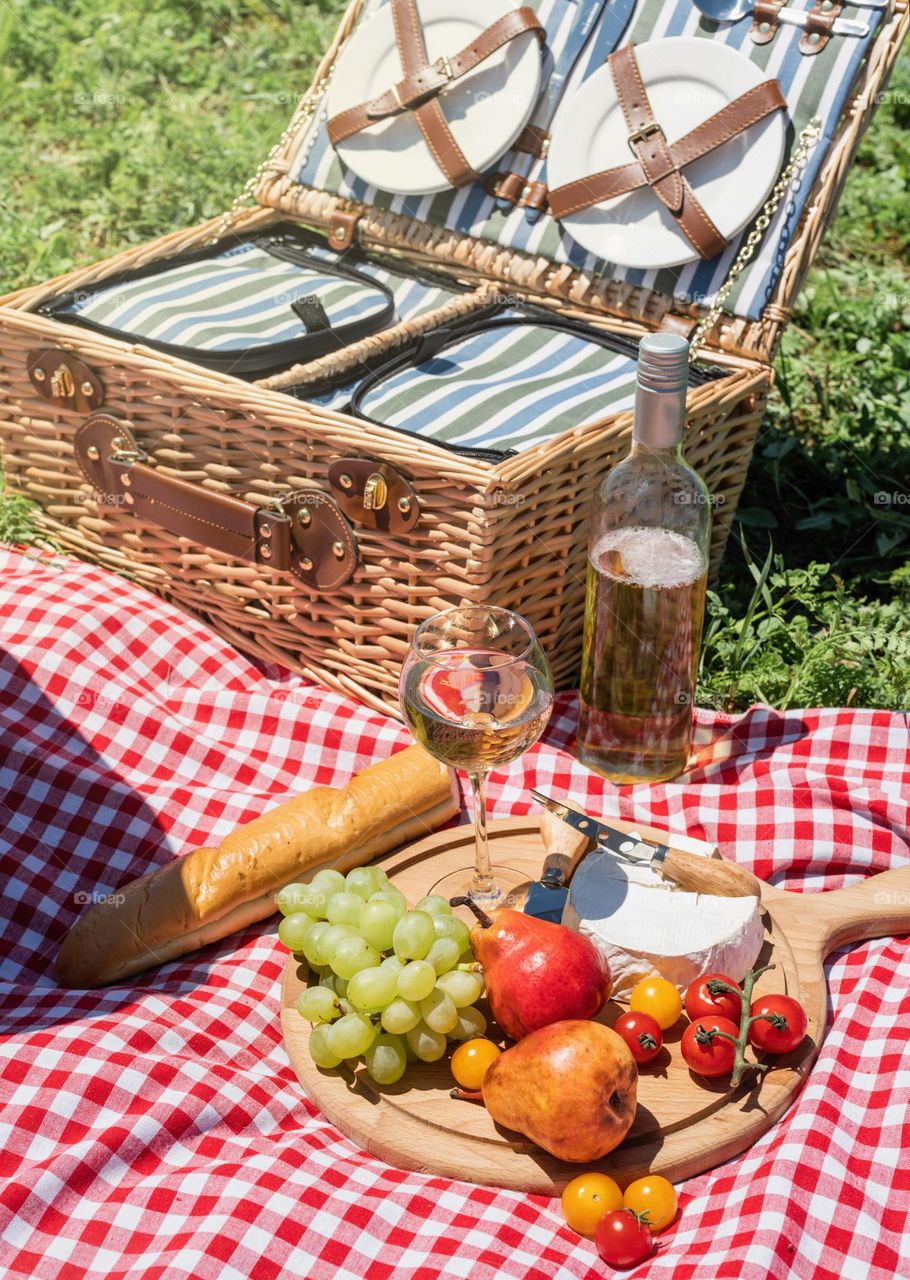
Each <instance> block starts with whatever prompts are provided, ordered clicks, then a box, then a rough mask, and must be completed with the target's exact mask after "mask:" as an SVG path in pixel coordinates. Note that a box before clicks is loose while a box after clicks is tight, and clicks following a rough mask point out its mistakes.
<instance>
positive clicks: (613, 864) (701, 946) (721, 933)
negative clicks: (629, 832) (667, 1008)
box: [562, 853, 765, 1000]
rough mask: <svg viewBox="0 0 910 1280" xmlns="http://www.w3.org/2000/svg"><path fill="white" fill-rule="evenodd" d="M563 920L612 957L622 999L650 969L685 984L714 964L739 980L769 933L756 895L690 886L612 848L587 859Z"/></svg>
mask: <svg viewBox="0 0 910 1280" xmlns="http://www.w3.org/2000/svg"><path fill="white" fill-rule="evenodd" d="M562 922H563V924H565V925H568V926H569V927H570V928H572V929H575V930H576V931H577V932H578V933H581V934H584V936H585V937H587V938H590V939H591V941H592V942H593V943H594V945H595V946H596V947H597V949H598V950H599V951H600V952H601V953H602V954H603V955H604V956H605V957H606V959H607V960H608V962H609V965H610V970H611V972H612V974H613V998H614V999H619V1000H627V999H628V997H629V994H630V992H631V990H632V988H633V987H634V986H635V984H636V983H637V982H638V981H640V979H642V978H646V977H648V975H649V974H652V973H659V974H660V975H661V976H662V977H664V978H667V979H669V981H670V982H672V983H673V984H674V986H675V987H677V988H678V990H679V991H680V992H684V991H685V989H686V987H687V986H688V985H689V983H690V982H694V980H695V979H696V978H698V977H701V975H702V974H704V973H709V972H715V973H725V974H727V975H728V976H729V977H731V978H733V979H735V981H737V982H739V981H740V980H741V979H742V978H744V977H745V975H746V973H747V972H748V971H749V969H751V968H752V967H753V965H754V964H755V961H756V960H757V959H758V954H759V952H760V951H761V949H762V945H763V943H764V937H765V930H764V925H763V924H762V919H761V911H760V908H759V900H758V898H717V897H713V896H711V895H708V894H704V893H685V892H683V891H682V890H680V889H678V888H676V887H674V886H673V885H672V884H669V883H668V882H667V881H664V880H662V879H661V878H660V877H659V876H658V875H657V874H656V873H655V872H653V871H651V870H650V868H648V867H644V866H641V865H634V864H626V863H623V862H621V861H620V860H619V859H617V858H615V857H614V856H613V855H612V854H609V853H592V854H590V855H589V856H588V857H587V858H585V860H584V861H583V862H582V864H581V866H580V867H579V868H578V870H577V871H576V873H575V876H574V878H573V880H572V885H571V888H570V891H569V897H568V900H567V902H566V905H565V907H564V909H563V916H562Z"/></svg>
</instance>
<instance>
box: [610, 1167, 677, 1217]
mask: <svg viewBox="0 0 910 1280" xmlns="http://www.w3.org/2000/svg"><path fill="white" fill-rule="evenodd" d="M622 1202H623V1205H624V1206H625V1207H626V1208H627V1209H631V1210H632V1212H633V1213H644V1214H647V1215H648V1216H647V1219H646V1221H647V1223H648V1226H649V1227H650V1228H651V1230H652V1231H663V1229H664V1227H668V1226H669V1225H670V1223H671V1222H672V1221H673V1219H674V1218H675V1217H676V1208H677V1205H678V1201H677V1198H676V1191H675V1190H674V1188H673V1183H672V1182H668V1181H667V1179H666V1178H662V1177H661V1176H660V1174H657V1173H655V1174H652V1175H651V1176H650V1177H648V1178H639V1179H638V1181H637V1182H630V1183H629V1185H628V1186H627V1187H626V1190H625V1194H624V1195H623V1198H622Z"/></svg>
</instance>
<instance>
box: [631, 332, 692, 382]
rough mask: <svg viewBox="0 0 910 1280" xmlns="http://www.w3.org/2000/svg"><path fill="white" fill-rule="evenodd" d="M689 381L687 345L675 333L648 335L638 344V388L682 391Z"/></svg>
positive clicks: (684, 340)
mask: <svg viewBox="0 0 910 1280" xmlns="http://www.w3.org/2000/svg"><path fill="white" fill-rule="evenodd" d="M688 381H689V344H688V342H687V341H686V339H685V338H683V337H681V336H680V335H679V334H677V333H649V334H647V335H646V336H645V337H644V338H642V340H641V342H640V343H639V344H638V385H639V386H640V387H644V388H645V390H647V391H658V392H667V391H669V392H672V391H681V390H682V389H683V387H685V386H687V384H688Z"/></svg>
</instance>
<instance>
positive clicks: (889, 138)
mask: <svg viewBox="0 0 910 1280" xmlns="http://www.w3.org/2000/svg"><path fill="white" fill-rule="evenodd" d="M342 8H343V4H342V3H340V2H339V0H317V2H316V3H309V4H307V3H301V2H300V0H247V2H246V3H244V2H243V0H206V2H205V3H200V4H192V3H191V4H184V3H178V2H177V0H154V3H151V4H149V3H139V2H138V0H116V3H115V4H110V3H105V2H104V0H70V2H69V3H68V4H67V5H66V6H64V5H61V4H59V2H58V0H54V2H53V3H49V2H47V0H32V2H31V3H27V2H26V0H6V3H5V4H4V5H3V6H2V7H0V108H2V119H3V122H4V127H3V129H2V131H0V193H2V195H0V289H2V290H3V291H4V292H6V291H8V290H10V289H13V288H17V287H19V286H20V285H23V284H26V283H31V282H34V281H36V280H40V279H42V278H45V277H48V276H51V275H55V274H57V273H59V272H61V271H66V270H68V269H70V268H71V267H74V266H77V265H81V264H84V263H86V262H89V261H91V260H93V259H96V258H101V257H106V256H108V255H110V254H112V253H115V252H117V251H118V250H120V249H123V248H125V247H127V246H129V245H132V244H141V243H142V242H144V241H146V240H150V239H152V238H154V237H156V236H159V235H161V234H162V233H164V232H166V231H169V230H172V229H175V228H179V227H186V226H190V225H192V224H193V223H195V222H199V221H201V220H202V219H204V218H206V217H210V216H212V215H215V214H218V213H220V212H222V211H223V210H224V209H225V208H226V207H227V206H228V205H229V204H230V202H231V200H232V199H233V197H234V195H235V194H236V192H237V191H238V190H240V188H241V187H242V186H243V184H244V182H245V181H246V179H247V178H248V177H249V175H250V174H251V173H252V172H253V171H254V170H255V169H256V167H257V165H258V164H259V162H260V161H261V160H262V159H263V157H264V156H265V155H266V153H267V152H268V150H269V148H270V147H271V145H272V144H273V143H274V141H275V140H276V139H277V137H278V136H279V135H280V133H281V131H282V129H283V127H284V125H285V124H286V123H287V120H288V118H289V116H290V114H291V112H292V110H293V104H294V102H295V101H296V99H297V98H298V97H299V95H300V94H301V93H302V92H303V90H304V89H305V88H306V85H307V83H308V81H309V77H310V75H311V72H312V69H313V65H314V60H315V59H316V57H317V56H318V54H319V53H320V52H321V51H322V50H323V49H324V48H325V46H326V44H327V43H328V41H329V39H330V37H331V34H332V32H333V30H334V27H335V25H336V23H337V20H338V15H339V14H340V13H341V11H342ZM908 177H910V65H908V60H907V59H906V58H904V60H903V63H902V65H901V66H900V67H899V68H898V72H897V74H896V76H895V78H894V82H893V83H892V85H891V86H890V88H889V90H888V91H886V93H885V94H884V95H883V101H882V103H881V106H880V108H879V112H878V116H877V118H876V120H875V122H874V123H873V126H872V128H871V130H870V133H869V135H868V137H867V139H866V141H865V142H864V144H863V146H862V148H861V151H860V154H859V157H858V161H857V165H856V167H855V168H854V171H853V172H852V174H851V177H850V179H849V181H848V184H847V189H846V192H845V196H844V200H843V201H842V204H841V210H840V212H839V214H838V217H837V219H836V221H835V222H834V224H833V226H832V227H831V228H830V230H829V233H828V237H827V240H826V243H825V246H824V247H823V249H822V252H821V253H820V255H819V259H818V264H817V266H816V269H815V270H814V271H813V272H812V275H811V276H810V279H809V282H808V284H807V286H806V288H805V289H804V290H803V293H802V295H801V297H800V299H799V303H798V307H797V310H796V314H795V316H794V320H793V323H792V325H791V326H790V328H789V330H788V333H787V336H786V338H785V340H784V344H783V347H782V350H781V354H780V358H779V360H778V362H777V376H778V390H777V393H776V395H775V397H774V400H773V404H772V408H771V411H770V413H769V415H768V417H767V419H766V421H765V423H764V426H763V429H762V432H761V435H760V437H759V441H758V444H757V446H756V450H755V456H754V460H753V463H752V467H751V469H750V472H749V479H748V482H747V486H746V491H745V493H744V495H743V499H742V506H741V512H740V521H739V522H738V523H737V525H736V527H735V533H734V536H733V537H732V538H731V540H730V547H729V550H728V552H727V556H726V559H725V562H724V565H723V568H722V574H721V581H722V583H723V586H722V588H721V590H720V591H719V592H718V593H716V594H714V595H713V596H712V597H711V601H710V605H709V609H710V616H709V619H708V624H707V631H706V642H705V650H704V655H703V663H702V672H701V682H700V688H699V700H700V702H701V703H702V704H703V705H711V706H716V707H721V708H725V709H728V710H736V709H738V708H741V707H744V706H747V705H748V704H749V703H750V702H751V701H753V700H755V699H761V700H764V701H767V702H770V703H772V704H774V705H776V706H779V707H788V706H797V705H803V706H805V705H812V704H819V703H828V704H850V705H867V706H892V707H910V641H908V639H907V638H906V633H907V628H906V625H905V621H904V620H905V617H906V614H907V609H908V604H910V572H908V570H907V568H906V559H907V550H908V546H910V269H908V267H907V265H906V258H907V248H908V239H910V191H908ZM882 495H884V497H883V496H882ZM895 495H897V496H896V497H895ZM30 537H31V529H30V522H29V518H28V511H27V507H26V506H25V504H23V503H22V501H21V500H15V501H10V500H7V502H6V504H5V505H3V504H0V539H8V540H24V541H27V540H29V538H30Z"/></svg>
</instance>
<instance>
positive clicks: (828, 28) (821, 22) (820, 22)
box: [797, 0, 844, 55]
mask: <svg viewBox="0 0 910 1280" xmlns="http://www.w3.org/2000/svg"><path fill="white" fill-rule="evenodd" d="M843 7H844V6H843V4H841V3H838V2H837V0H835V3H833V4H832V5H831V7H830V8H823V7H822V0H815V4H814V5H813V6H812V8H811V9H810V10H809V13H808V14H807V16H806V25H805V27H803V34H802V35H801V36H800V40H799V45H798V46H797V47H798V49H799V51H800V53H805V54H810V55H811V54H815V53H821V51H822V49H824V47H825V45H826V44H827V43H828V41H829V40H830V39H831V35H832V33H833V31H834V20H835V18H836V17H837V16H838V14H839V13H841V11H842V10H843Z"/></svg>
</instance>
